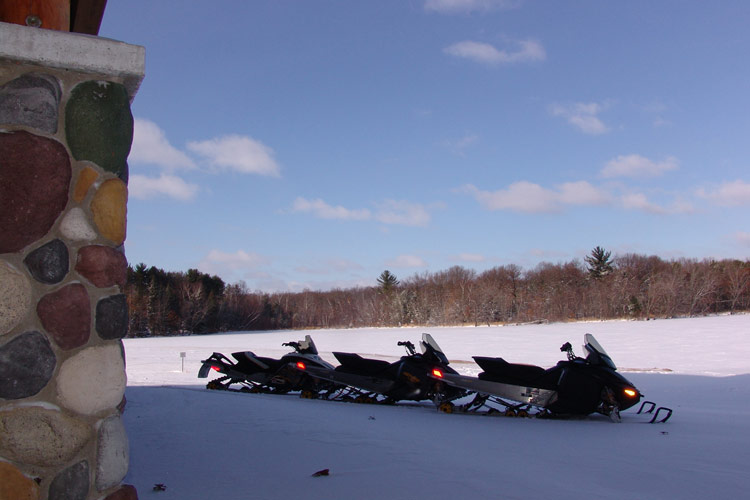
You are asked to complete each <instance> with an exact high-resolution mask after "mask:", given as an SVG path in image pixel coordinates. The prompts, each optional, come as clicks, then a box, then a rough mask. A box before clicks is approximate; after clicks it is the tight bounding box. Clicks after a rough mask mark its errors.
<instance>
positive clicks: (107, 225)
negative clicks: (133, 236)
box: [91, 179, 128, 245]
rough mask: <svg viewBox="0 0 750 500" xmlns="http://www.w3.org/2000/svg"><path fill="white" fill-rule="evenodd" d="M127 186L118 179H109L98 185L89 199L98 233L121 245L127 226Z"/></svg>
mask: <svg viewBox="0 0 750 500" xmlns="http://www.w3.org/2000/svg"><path fill="white" fill-rule="evenodd" d="M127 205H128V186H127V185H126V184H125V183H124V182H122V181H121V180H120V179H109V180H106V181H104V182H103V183H102V185H101V186H99V189H98V190H97V191H96V193H95V194H94V198H93V199H92V200H91V212H92V213H93V214H94V223H95V224H96V227H97V229H99V233H100V234H101V235H102V236H104V237H105V238H107V239H108V240H110V241H112V242H114V244H115V245H122V243H123V242H124V241H125V233H126V228H127V210H128V208H127Z"/></svg>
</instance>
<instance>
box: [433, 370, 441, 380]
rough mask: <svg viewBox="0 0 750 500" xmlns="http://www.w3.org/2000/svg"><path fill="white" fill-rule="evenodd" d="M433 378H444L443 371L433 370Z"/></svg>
mask: <svg viewBox="0 0 750 500" xmlns="http://www.w3.org/2000/svg"><path fill="white" fill-rule="evenodd" d="M432 376H433V377H437V378H443V372H442V370H438V369H437V368H433V369H432Z"/></svg>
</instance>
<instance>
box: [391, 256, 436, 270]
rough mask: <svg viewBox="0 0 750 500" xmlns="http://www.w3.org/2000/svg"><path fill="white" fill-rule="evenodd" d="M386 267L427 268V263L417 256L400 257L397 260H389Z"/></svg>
mask: <svg viewBox="0 0 750 500" xmlns="http://www.w3.org/2000/svg"><path fill="white" fill-rule="evenodd" d="M386 266H387V267H392V268H413V267H426V266H427V262H425V260H424V259H423V258H422V257H418V256H416V255H399V256H398V257H396V258H395V259H390V260H388V261H387V262H386Z"/></svg>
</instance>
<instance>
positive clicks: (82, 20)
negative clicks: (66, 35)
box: [70, 0, 107, 35]
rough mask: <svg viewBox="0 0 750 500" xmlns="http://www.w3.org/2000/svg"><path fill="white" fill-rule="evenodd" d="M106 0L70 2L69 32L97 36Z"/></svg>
mask: <svg viewBox="0 0 750 500" xmlns="http://www.w3.org/2000/svg"><path fill="white" fill-rule="evenodd" d="M106 7H107V0H70V31H73V32H76V33H86V34H87V35H98V34H99V27H100V26H101V24H102V18H103V17H104V9H105V8H106Z"/></svg>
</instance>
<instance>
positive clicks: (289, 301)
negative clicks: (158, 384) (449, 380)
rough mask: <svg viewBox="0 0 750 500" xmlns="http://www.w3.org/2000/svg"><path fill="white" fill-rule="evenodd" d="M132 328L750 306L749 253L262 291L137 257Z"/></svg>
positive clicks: (633, 314)
mask: <svg viewBox="0 0 750 500" xmlns="http://www.w3.org/2000/svg"><path fill="white" fill-rule="evenodd" d="M125 293H126V295H127V298H128V304H129V308H130V332H129V335H130V336H133V337H135V336H150V335H154V336H156V335H176V334H185V333H207V332H219V331H241V330H273V329H302V328H337V327H348V328H351V327H369V326H401V325H403V326H406V325H414V326H429V325H467V324H468V325H485V324H486V325H493V324H507V323H526V322H540V321H569V320H583V319H617V318H632V319H654V318H672V317H681V316H699V315H707V314H716V313H733V312H739V311H749V310H750V260H745V261H740V260H729V259H725V260H712V259H705V260H696V259H671V260H665V259H662V258H660V257H657V256H644V255H637V254H624V255H619V256H616V257H614V258H613V257H612V256H611V253H610V252H608V251H606V250H604V249H603V248H601V247H596V248H595V249H594V250H592V252H591V255H590V256H587V257H586V258H585V259H584V260H583V261H581V260H571V261H569V262H563V263H557V264H552V263H542V264H539V265H538V266H536V267H534V268H533V269H528V270H524V269H522V268H520V267H519V266H517V265H513V264H510V265H503V266H497V267H494V268H492V269H489V270H486V271H483V272H476V271H474V270H472V269H467V268H465V267H461V266H454V267H451V268H450V269H447V270H444V271H438V272H425V273H422V274H415V275H413V276H411V277H408V278H406V279H403V280H399V279H398V278H397V277H396V276H395V275H394V274H392V273H391V272H390V271H384V272H383V273H382V274H381V275H380V276H379V277H378V278H377V281H376V285H374V286H371V287H357V288H349V289H334V290H329V291H312V290H305V291H302V292H278V293H263V292H258V291H250V290H248V289H247V286H246V285H245V283H244V282H240V283H237V284H232V285H227V284H226V283H224V281H223V280H222V279H221V278H219V277H218V276H211V275H208V274H205V273H201V272H200V271H198V270H195V269H190V270H188V271H187V273H183V272H166V271H164V270H162V269H158V268H156V267H150V268H148V267H146V265H145V264H138V265H136V266H135V267H134V268H133V267H129V268H128V283H127V285H126V288H125Z"/></svg>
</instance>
